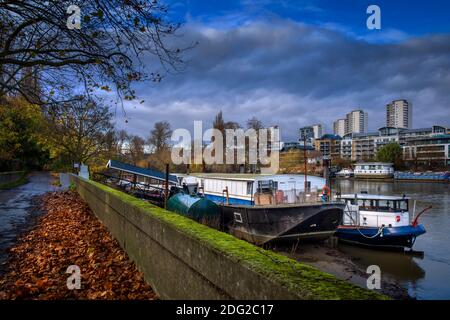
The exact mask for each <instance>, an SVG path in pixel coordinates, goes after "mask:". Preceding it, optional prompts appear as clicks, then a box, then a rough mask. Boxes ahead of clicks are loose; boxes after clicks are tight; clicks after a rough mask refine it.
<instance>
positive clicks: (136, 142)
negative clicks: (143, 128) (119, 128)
mask: <svg viewBox="0 0 450 320" xmlns="http://www.w3.org/2000/svg"><path fill="white" fill-rule="evenodd" d="M144 147H145V140H144V139H143V138H141V137H139V136H131V137H130V139H129V141H128V151H129V153H128V156H129V161H131V163H132V164H134V165H138V162H139V161H141V160H142V159H144Z"/></svg>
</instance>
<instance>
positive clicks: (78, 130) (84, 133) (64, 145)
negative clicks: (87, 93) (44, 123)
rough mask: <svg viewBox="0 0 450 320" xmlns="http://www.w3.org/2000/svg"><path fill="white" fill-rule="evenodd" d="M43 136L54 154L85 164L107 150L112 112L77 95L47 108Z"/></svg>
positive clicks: (111, 126) (71, 161)
mask: <svg viewBox="0 0 450 320" xmlns="http://www.w3.org/2000/svg"><path fill="white" fill-rule="evenodd" d="M47 119H48V131H47V135H48V137H49V139H50V141H51V142H52V145H53V147H54V148H55V149H56V150H57V153H58V156H62V157H64V158H67V159H68V161H69V162H70V164H73V163H88V162H89V161H90V160H91V159H93V158H94V157H96V156H99V155H100V154H101V153H103V152H105V151H107V150H108V143H109V140H110V136H109V135H110V132H111V130H112V129H113V125H112V124H111V120H112V114H111V112H110V111H109V109H108V108H107V107H106V106H104V105H102V104H101V103H99V102H96V101H94V100H91V99H89V98H87V97H83V96H77V97H74V98H73V99H71V101H70V102H66V103H62V104H57V105H52V107H51V108H50V109H49V110H48V111H47Z"/></svg>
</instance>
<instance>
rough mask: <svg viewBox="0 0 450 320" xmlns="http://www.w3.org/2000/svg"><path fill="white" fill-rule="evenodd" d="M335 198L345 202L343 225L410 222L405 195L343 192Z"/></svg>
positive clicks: (383, 224) (389, 225)
mask: <svg viewBox="0 0 450 320" xmlns="http://www.w3.org/2000/svg"><path fill="white" fill-rule="evenodd" d="M337 198H338V199H341V200H343V201H344V202H345V203H346V204H347V206H346V207H345V209H344V225H349V226H351V225H354V226H361V227H377V228H381V227H401V226H408V225H409V224H410V219H409V198H407V197H405V196H403V197H399V196H383V195H371V194H345V195H341V196H338V197H337Z"/></svg>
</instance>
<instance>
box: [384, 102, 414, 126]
mask: <svg viewBox="0 0 450 320" xmlns="http://www.w3.org/2000/svg"><path fill="white" fill-rule="evenodd" d="M386 126H387V127H393V128H403V129H411V128H412V103H411V102H408V101H407V100H394V101H392V102H391V103H388V104H387V105H386Z"/></svg>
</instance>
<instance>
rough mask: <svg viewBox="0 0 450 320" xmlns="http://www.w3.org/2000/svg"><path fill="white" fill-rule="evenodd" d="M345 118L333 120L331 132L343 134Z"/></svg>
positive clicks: (338, 134)
mask: <svg viewBox="0 0 450 320" xmlns="http://www.w3.org/2000/svg"><path fill="white" fill-rule="evenodd" d="M345 127H346V119H338V120H336V121H335V122H333V133H334V134H335V135H337V136H341V137H343V136H345V133H346V132H345Z"/></svg>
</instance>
